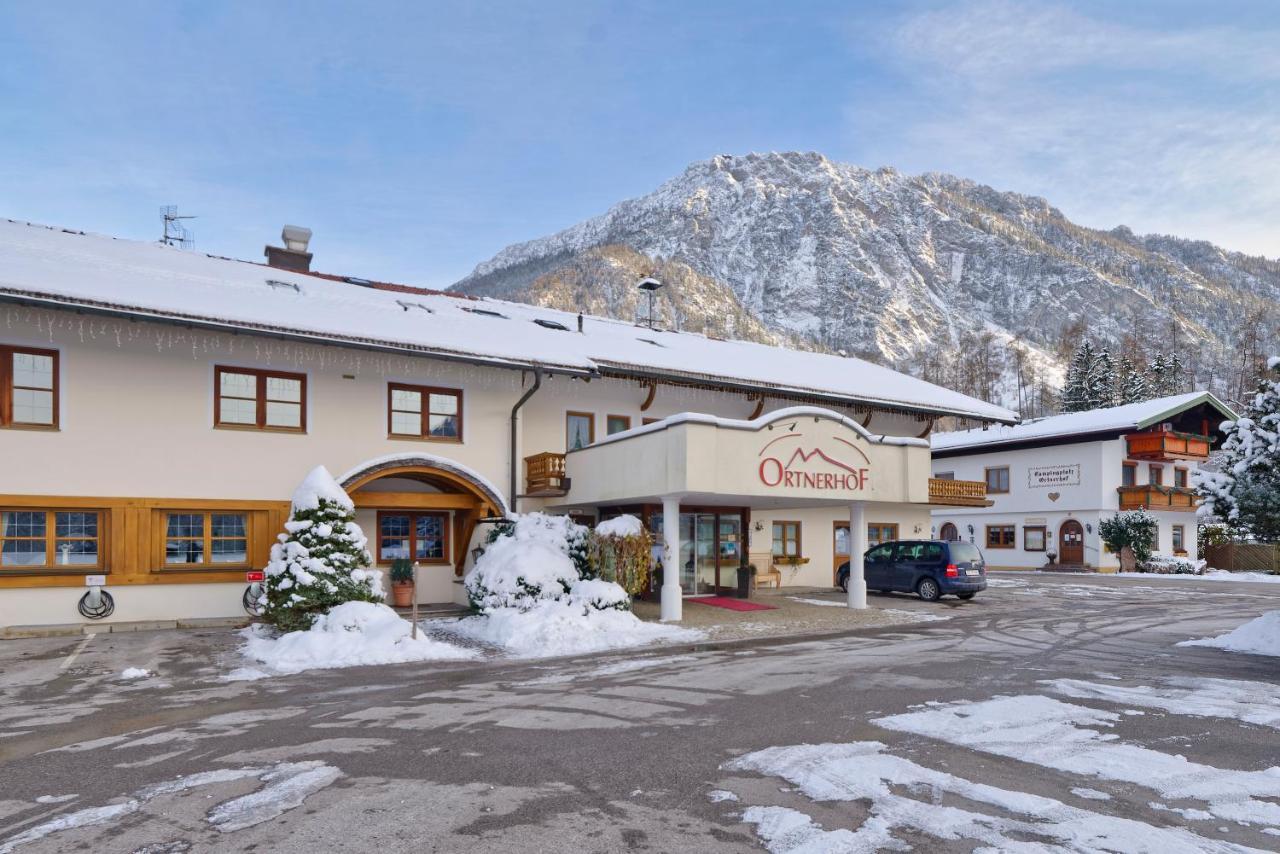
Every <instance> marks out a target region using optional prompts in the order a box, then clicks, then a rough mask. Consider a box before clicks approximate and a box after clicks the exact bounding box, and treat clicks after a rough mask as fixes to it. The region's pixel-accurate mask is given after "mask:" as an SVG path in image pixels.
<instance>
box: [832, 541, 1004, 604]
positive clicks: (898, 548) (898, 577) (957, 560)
mask: <svg viewBox="0 0 1280 854" xmlns="http://www.w3.org/2000/svg"><path fill="white" fill-rule="evenodd" d="M863 566H864V573H863V575H864V577H865V578H866V579H867V589H868V590H877V591H879V592H881V593H888V592H891V591H893V592H898V593H915V594H916V595H917V596H919V597H920V598H921V599H924V600H925V601H926V602H934V601H937V600H938V599H940V598H942V597H943V596H948V595H955V596H958V597H960V598H961V599H972V598H973V597H974V595H975V594H977V592H978V591H979V590H986V589H987V562H986V561H985V560H983V559H982V552H980V551H978V547H977V546H975V545H973V544H972V543H960V542H955V543H949V542H946V541H944V540H897V541H894V542H891V543H882V544H881V545H878V546H876V547H875V548H873V549H870V550H869V551H868V552H867V553H866V554H865V555H863ZM836 581H837V583H838V584H839V585H840V589H841V590H846V591H847V590H848V589H849V562H848V561H845V562H844V563H842V564H841V565H840V569H839V572H838V574H837V576H836Z"/></svg>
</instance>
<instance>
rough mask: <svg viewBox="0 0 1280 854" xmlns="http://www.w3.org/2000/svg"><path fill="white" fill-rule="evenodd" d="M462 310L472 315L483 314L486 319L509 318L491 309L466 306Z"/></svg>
mask: <svg viewBox="0 0 1280 854" xmlns="http://www.w3.org/2000/svg"><path fill="white" fill-rule="evenodd" d="M462 310H463V311H469V312H471V313H472V314H483V315H484V316H485V317H501V318H502V319H503V320H507V319H508V318H507V316H506V315H505V314H503V313H502V312H500V311H494V310H493V309H491V308H468V307H466V306H463V308H462Z"/></svg>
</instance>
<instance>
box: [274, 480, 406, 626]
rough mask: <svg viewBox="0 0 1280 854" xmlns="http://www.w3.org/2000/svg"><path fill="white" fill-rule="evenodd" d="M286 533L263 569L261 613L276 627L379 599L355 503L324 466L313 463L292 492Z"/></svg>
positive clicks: (377, 582)
mask: <svg viewBox="0 0 1280 854" xmlns="http://www.w3.org/2000/svg"><path fill="white" fill-rule="evenodd" d="M284 527H285V532H286V533H283V534H281V535H280V537H279V542H278V543H276V544H275V545H273V546H272V547H271V561H270V563H268V564H267V568H266V572H265V581H264V587H265V593H264V594H263V597H262V605H263V611H262V616H263V619H265V620H266V621H267V622H268V623H271V624H272V625H273V626H275V627H276V628H278V629H280V630H282V631H286V632H291V631H297V630H302V629H309V628H310V627H311V625H312V623H313V622H314V621H315V620H316V619H317V618H318V617H319V616H321V615H322V614H325V613H326V612H328V611H329V609H330V608H333V607H334V606H335V605H341V604H342V603H344V602H380V601H382V574H381V573H380V572H378V571H377V570H372V569H369V566H370V564H371V563H372V562H373V560H372V558H371V557H370V555H369V552H368V550H367V549H366V548H365V546H366V545H367V544H368V540H366V538H365V535H364V532H363V531H362V530H360V526H359V525H357V524H356V523H355V505H354V504H352V502H351V498H350V497H349V496H348V495H347V493H346V492H344V491H343V489H342V487H341V486H339V485H338V483H337V481H335V480H334V479H333V476H332V475H331V474H329V472H328V470H327V469H326V468H325V467H324V466H316V467H315V468H314V469H312V470H311V473H310V474H308V475H307V477H306V479H305V480H304V481H303V482H302V484H301V485H299V486H298V489H297V491H295V492H294V493H293V510H292V513H291V514H290V516H289V521H288V522H285V525H284Z"/></svg>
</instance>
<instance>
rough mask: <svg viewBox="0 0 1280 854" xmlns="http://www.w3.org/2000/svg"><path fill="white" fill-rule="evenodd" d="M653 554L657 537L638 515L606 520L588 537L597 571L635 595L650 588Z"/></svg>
mask: <svg viewBox="0 0 1280 854" xmlns="http://www.w3.org/2000/svg"><path fill="white" fill-rule="evenodd" d="M652 556H653V538H652V537H651V536H650V535H649V532H648V531H646V530H645V529H644V525H643V523H641V521H640V520H639V519H637V518H636V517H635V516H628V515H622V516H615V517H614V518H612V519H606V520H605V521H603V522H601V523H600V524H599V525H597V526H596V529H595V530H594V531H592V532H591V536H590V537H589V538H588V540H587V560H588V562H589V563H590V564H591V568H592V570H593V571H594V573H595V574H596V575H597V576H598V577H600V578H603V579H604V580H606V581H613V582H616V583H617V584H618V586H620V587H622V589H623V590H626V591H627V592H628V593H630V594H631V595H632V596H637V595H639V594H640V593H643V592H644V591H645V590H647V589H648V588H649V563H650V561H651V560H652Z"/></svg>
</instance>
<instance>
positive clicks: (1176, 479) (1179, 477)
mask: <svg viewBox="0 0 1280 854" xmlns="http://www.w3.org/2000/svg"><path fill="white" fill-rule="evenodd" d="M1173 485H1174V486H1176V487H1178V488H1179V489H1186V488H1187V470H1186V469H1184V468H1182V467H1181V466H1175V467H1174V469H1173Z"/></svg>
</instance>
